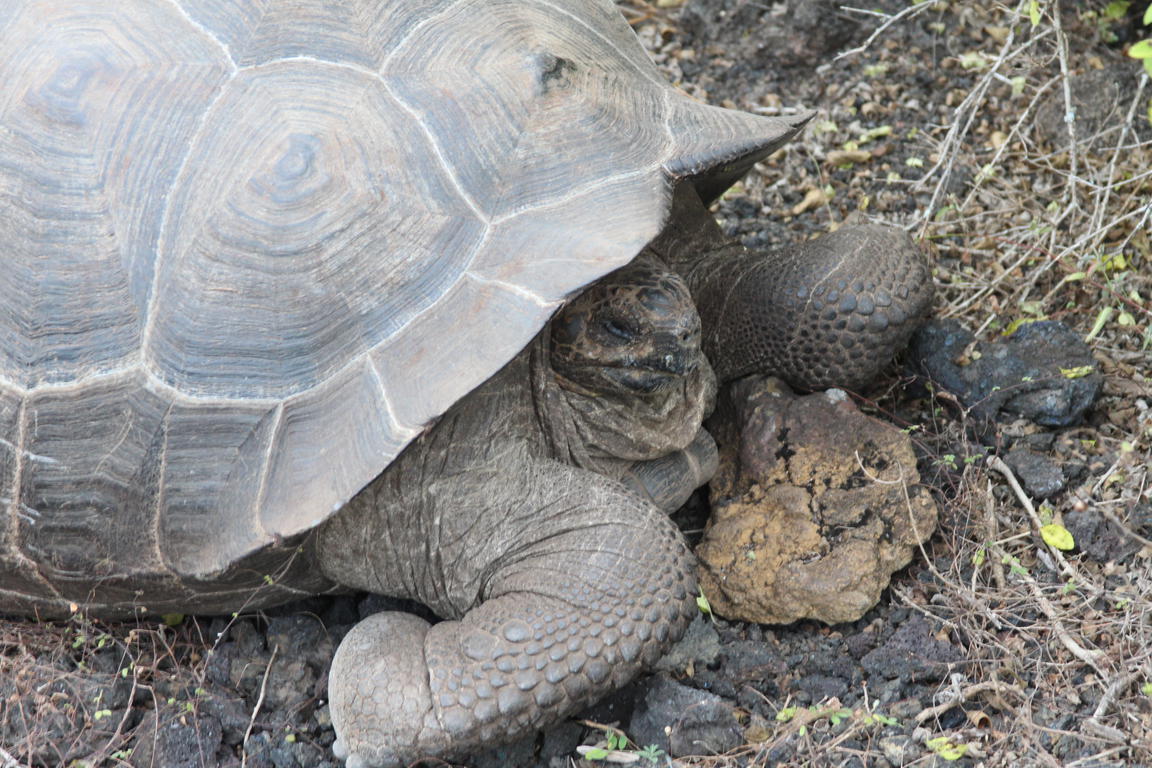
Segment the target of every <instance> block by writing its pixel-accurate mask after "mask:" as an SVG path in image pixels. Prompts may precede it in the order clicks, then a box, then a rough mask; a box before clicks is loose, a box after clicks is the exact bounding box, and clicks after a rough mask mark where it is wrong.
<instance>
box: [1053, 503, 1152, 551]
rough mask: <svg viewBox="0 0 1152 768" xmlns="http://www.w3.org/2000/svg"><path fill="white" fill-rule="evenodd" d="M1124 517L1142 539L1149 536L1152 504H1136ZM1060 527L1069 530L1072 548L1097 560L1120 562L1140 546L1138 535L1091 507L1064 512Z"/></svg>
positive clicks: (1151, 528)
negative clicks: (1062, 524) (1073, 546)
mask: <svg viewBox="0 0 1152 768" xmlns="http://www.w3.org/2000/svg"><path fill="white" fill-rule="evenodd" d="M1127 517H1128V524H1129V525H1130V526H1131V527H1132V528H1133V529H1134V532H1135V533H1137V534H1138V535H1140V536H1143V537H1144V538H1146V539H1147V538H1150V537H1152V504H1141V505H1138V506H1137V507H1136V508H1135V509H1133V510H1132V512H1131V513H1130V514H1129V515H1128V516H1127ZM1064 527H1065V528H1067V529H1068V532H1069V533H1071V534H1072V538H1073V539H1074V540H1075V542H1076V548H1077V549H1078V550H1080V551H1081V552H1083V553H1084V554H1085V555H1087V556H1088V557H1090V558H1091V559H1093V560H1096V561H1097V562H1101V563H1106V562H1108V561H1116V562H1124V561H1125V560H1128V559H1130V558H1131V557H1132V556H1133V555H1135V554H1136V553H1137V552H1139V551H1140V550H1141V549H1142V548H1143V545H1142V544H1141V543H1140V541H1139V540H1138V539H1135V538H1133V537H1132V536H1130V535H1128V533H1127V532H1125V531H1124V530H1123V529H1122V528H1121V527H1120V526H1118V525H1116V524H1115V523H1113V522H1112V521H1111V520H1109V519H1108V518H1106V517H1104V516H1103V515H1102V514H1100V511H1099V510H1098V509H1097V508H1095V507H1088V508H1087V509H1085V510H1082V511H1077V510H1072V511H1070V512H1067V513H1065V515H1064Z"/></svg>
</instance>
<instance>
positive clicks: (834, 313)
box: [651, 184, 934, 390]
mask: <svg viewBox="0 0 1152 768" xmlns="http://www.w3.org/2000/svg"><path fill="white" fill-rule="evenodd" d="M651 248H652V250H653V252H654V253H655V254H657V255H658V256H659V257H660V258H662V259H664V260H665V261H666V262H667V263H669V264H670V265H672V266H673V267H674V268H676V269H677V270H678V271H679V272H680V274H681V275H682V276H683V277H684V278H685V280H687V282H688V286H689V290H691V292H692V298H693V300H695V302H696V307H697V310H698V311H699V312H700V322H701V325H702V327H703V337H702V346H703V348H704V354H705V356H706V357H707V358H708V360H709V362H711V364H712V367H713V369H714V370H715V371H716V377H717V378H718V379H719V380H720V381H722V382H723V381H731V380H732V379H735V378H738V377H740V376H744V375H746V374H749V373H765V374H769V375H772V376H779V377H780V378H783V379H785V380H787V381H788V382H789V383H790V384H791V385H792V386H794V387H796V388H798V389H804V390H817V389H824V388H827V387H831V386H837V387H847V388H858V387H861V386H863V385H864V384H865V383H867V382H868V381H869V380H870V379H871V378H873V377H874V376H875V375H876V374H877V373H879V372H880V370H881V369H882V368H883V367H884V366H885V365H886V364H887V363H888V361H889V360H891V359H892V357H893V356H894V355H895V354H896V353H897V352H898V351H899V350H900V349H901V348H903V346H904V345H905V344H906V343H907V341H908V339H909V337H910V336H911V335H912V332H913V331H914V330H915V329H916V328H917V327H918V326H919V325H920V323H921V322H922V321H923V319H924V318H925V316H926V315H927V314H928V312H929V311H930V310H931V305H932V298H933V293H934V288H933V284H932V277H931V273H930V271H929V267H928V263H927V260H926V259H925V257H924V255H923V254H922V253H921V252H920V250H919V248H917V246H916V244H915V243H913V242H912V239H911V238H910V237H908V235H907V233H905V232H904V231H903V230H899V229H895V228H893V227H887V226H882V225H878V224H845V225H844V226H842V227H841V228H840V229H838V230H836V231H835V232H832V233H829V234H826V235H823V236H821V237H818V238H816V239H815V240H808V241H805V242H802V243H798V244H796V245H793V246H791V247H788V248H784V249H782V250H780V251H772V252H751V251H748V250H747V249H746V248H744V247H743V246H742V245H740V244H739V243H736V242H733V241H731V240H730V239H728V238H727V237H725V236H724V234H723V233H722V232H721V231H720V228H719V226H717V224H716V222H715V220H714V219H713V218H712V215H711V214H710V213H709V212H708V209H707V208H706V207H705V206H704V204H703V203H701V202H700V199H699V198H698V197H696V195H695V192H694V191H693V190H692V188H691V187H690V185H687V184H684V185H681V186H680V187H679V188H678V189H677V191H676V197H675V199H674V202H673V211H672V219H671V223H670V225H669V226H668V227H666V228H665V231H664V233H663V234H662V235H661V236H660V237H659V238H657V240H655V241H653V243H652V246H651Z"/></svg>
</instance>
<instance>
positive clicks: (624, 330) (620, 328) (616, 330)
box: [604, 320, 636, 341]
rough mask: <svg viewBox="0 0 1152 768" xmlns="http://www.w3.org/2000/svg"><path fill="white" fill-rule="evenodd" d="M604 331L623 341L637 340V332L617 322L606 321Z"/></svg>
mask: <svg viewBox="0 0 1152 768" xmlns="http://www.w3.org/2000/svg"><path fill="white" fill-rule="evenodd" d="M604 330H606V331H608V333H610V334H611V335H613V336H615V337H616V338H618V339H621V340H623V341H632V340H634V339H635V338H636V332H635V331H634V330H632V329H631V328H628V327H627V326H624V325H622V324H620V323H618V322H616V321H615V320H605V321H604Z"/></svg>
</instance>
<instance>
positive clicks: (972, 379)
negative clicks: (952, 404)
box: [906, 320, 1104, 427]
mask: <svg viewBox="0 0 1152 768" xmlns="http://www.w3.org/2000/svg"><path fill="white" fill-rule="evenodd" d="M906 358H907V360H908V362H909V364H910V365H911V366H912V368H913V369H914V371H915V372H916V373H917V374H919V375H921V376H923V377H925V378H926V379H928V380H930V381H932V382H934V383H935V384H936V385H937V386H938V387H941V388H943V389H945V390H947V391H948V392H951V393H952V394H953V395H955V396H956V397H957V398H958V399H959V400H960V402H961V403H963V404H964V406H965V407H966V408H968V409H969V412H970V414H971V415H972V416H973V417H975V418H977V419H978V420H985V421H991V420H994V419H997V418H1004V417H1007V418H1009V419H1011V418H1014V417H1020V418H1025V419H1028V420H1029V421H1031V422H1033V423H1035V424H1039V425H1040V426H1042V427H1068V426H1073V425H1075V424H1079V423H1080V421H1081V420H1082V419H1083V418H1084V413H1085V412H1086V411H1087V410H1088V409H1089V408H1090V407H1091V406H1092V403H1093V402H1095V400H1096V397H1097V396H1098V395H1099V394H1100V388H1101V386H1102V385H1103V383H1104V377H1103V376H1102V375H1101V374H1100V371H1099V369H1098V367H1097V366H1096V362H1095V360H1094V359H1093V358H1092V351H1091V350H1090V349H1089V348H1088V345H1087V344H1085V343H1084V340H1083V339H1082V338H1081V336H1080V334H1078V333H1077V332H1076V331H1073V330H1072V329H1071V328H1069V327H1068V326H1066V325H1064V324H1063V323H1058V322H1054V321H1051V320H1042V321H1038V322H1034V323H1026V324H1024V325H1022V326H1020V327H1019V328H1018V329H1016V331H1015V333H1012V334H1011V335H1009V336H1005V337H1002V338H999V339H997V340H995V341H990V342H986V341H977V340H976V337H975V336H973V335H972V334H971V333H969V332H968V331H967V330H965V329H964V327H963V326H962V325H960V324H959V323H958V322H956V321H955V320H933V321H931V322H929V323H926V324H925V325H924V326H922V327H921V328H920V329H919V330H918V331H916V333H915V334H914V335H913V336H912V341H911V343H910V345H909V348H908V352H907V355H906Z"/></svg>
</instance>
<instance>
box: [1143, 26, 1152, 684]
mask: <svg viewBox="0 0 1152 768" xmlns="http://www.w3.org/2000/svg"><path fill="white" fill-rule="evenodd" d="M1148 8H1149V10H1152V5H1150V6H1148ZM1140 693H1142V694H1144V695H1145V696H1152V683H1144V685H1142V686H1140Z"/></svg>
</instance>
